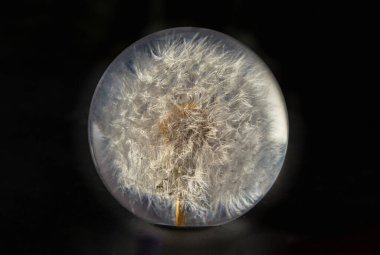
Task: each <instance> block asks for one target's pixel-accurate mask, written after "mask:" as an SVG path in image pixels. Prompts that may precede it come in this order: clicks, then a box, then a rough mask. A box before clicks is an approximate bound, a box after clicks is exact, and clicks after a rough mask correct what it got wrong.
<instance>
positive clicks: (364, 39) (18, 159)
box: [0, 0, 380, 255]
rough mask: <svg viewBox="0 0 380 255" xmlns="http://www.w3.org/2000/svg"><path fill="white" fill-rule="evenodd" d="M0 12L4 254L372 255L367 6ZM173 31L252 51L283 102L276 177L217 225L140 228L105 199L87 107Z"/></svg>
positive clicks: (84, 6)
mask: <svg viewBox="0 0 380 255" xmlns="http://www.w3.org/2000/svg"><path fill="white" fill-rule="evenodd" d="M8 4H9V3H8ZM0 10H1V11H0V12H1V15H0V29H1V31H0V60H1V62H0V64H1V68H0V84H1V90H0V91H1V94H0V95H1V105H0V116H1V129H2V131H1V135H2V137H1V139H0V140H1V147H0V148H1V153H0V155H1V156H2V159H1V165H0V166H1V178H0V188H1V192H0V198H1V200H0V202H1V204H0V216H1V230H2V233H3V236H5V238H4V237H3V238H2V239H0V240H1V241H0V244H1V246H0V253H1V254H91V255H94V254H380V250H379V248H378V245H377V242H378V241H380V217H379V215H380V201H379V192H378V188H377V187H378V182H379V178H378V177H379V174H378V171H379V167H378V163H376V161H378V160H377V159H378V157H379V156H378V155H379V153H378V152H379V150H378V148H377V147H378V131H379V125H378V118H379V114H378V108H379V107H377V103H378V96H377V93H376V92H375V91H376V90H375V89H376V87H378V81H377V80H376V79H375V78H374V74H376V72H375V71H376V69H377V67H378V64H376V57H375V52H374V51H373V49H372V48H371V45H372V44H375V43H374V42H373V38H374V35H375V34H376V29H375V28H373V26H374V24H376V23H375V21H374V17H375V16H374V14H373V13H371V11H370V10H371V8H370V7H369V6H367V7H363V6H358V5H357V4H352V5H350V6H349V5H348V3H345V4H344V5H343V4H342V5H338V4H337V5H336V6H332V5H331V4H328V3H326V4H322V3H321V2H318V3H315V4H312V3H308V4H307V5H305V4H294V5H289V3H287V4H282V5H278V4H276V3H273V2H265V3H263V2H262V1H260V2H253V1H252V2H251V1H242V0H241V1H238V0H236V1H230V2H227V1H218V2H214V3H212V2H206V1H197V0H196V1H173V0H166V1H165V0H160V1H153V0H152V1H141V0H136V1H133V2H128V1H120V0H110V1H100V0H93V1H90V0H88V1H62V2H59V1H47V0H45V1H42V0H36V1H24V2H22V1H21V2H20V1H15V2H14V3H13V4H11V5H7V6H5V5H3V6H2V8H1V9H0ZM178 26H198V27H206V28H211V29H214V30H218V31H221V32H224V33H226V34H229V35H231V36H233V37H235V38H237V39H238V40H240V41H241V42H243V43H245V44H246V45H248V46H249V47H251V48H252V49H253V50H255V51H256V52H257V53H258V54H259V55H260V56H261V57H262V58H263V59H264V61H265V62H266V63H267V64H268V65H269V67H270V68H271V69H272V71H273V72H274V74H275V76H276V78H277V79H278V81H279V83H280V86H281V88H282V90H283V94H284V97H285V100H286V102H287V107H288V112H289V123H290V142H289V149H288V156H287V159H286V162H285V166H284V168H283V171H282V172H281V174H280V177H279V179H278V180H277V182H276V184H275V186H274V187H273V189H272V190H271V191H270V192H269V193H268V195H267V196H266V197H265V198H264V199H263V200H262V201H261V202H260V203H259V204H258V205H257V206H256V207H255V208H254V209H253V210H251V211H250V212H249V213H247V214H246V215H244V216H243V217H242V218H240V219H239V220H237V221H234V222H232V223H229V224H226V225H224V226H221V227H216V228H207V229H202V230H172V229H166V228H160V227H156V226H152V225H149V224H147V223H144V222H142V221H140V220H139V219H138V218H136V217H134V216H133V215H132V214H130V213H129V212H127V211H126V210H124V209H123V208H122V207H121V206H120V205H119V204H118V203H117V202H116V201H115V200H114V199H113V198H112V197H111V195H109V193H108V192H107V191H106V189H105V188H104V186H103V184H102V183H101V181H100V180H99V178H98V176H97V174H96V171H95V168H94V166H93V164H92V161H91V157H90V152H89V148H88V142H87V116H88V109H89V105H90V100H91V97H92V93H93V92H94V89H95V87H96V84H97V81H98V80H99V78H100V77H101V75H102V73H103V72H104V70H105V68H106V67H107V66H108V64H109V63H110V62H111V61H112V60H113V59H114V58H115V57H116V56H117V55H118V54H119V53H120V52H121V51H122V50H123V49H124V48H126V47H127V46H128V45H129V44H131V43H133V42H134V41H136V40H138V39H140V38H141V37H143V36H145V35H147V34H150V33H152V32H155V31H158V30H161V29H165V28H170V27H178ZM375 67H376V68H375Z"/></svg>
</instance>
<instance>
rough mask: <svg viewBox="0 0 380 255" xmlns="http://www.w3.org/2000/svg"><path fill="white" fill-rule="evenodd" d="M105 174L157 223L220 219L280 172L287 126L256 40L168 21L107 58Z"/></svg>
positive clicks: (95, 119)
mask: <svg viewBox="0 0 380 255" xmlns="http://www.w3.org/2000/svg"><path fill="white" fill-rule="evenodd" d="M89 137H90V144H91V148H92V153H93V157H94V161H95V163H96V165H97V169H98V171H99V174H100V176H101V177H102V179H103V181H104V182H105V184H106V185H107V187H108V188H109V190H110V191H111V192H112V193H113V194H114V196H115V197H116V198H117V199H118V200H119V201H120V202H121V203H122V204H123V205H124V206H125V207H126V208H128V209H129V210H131V211H132V212H133V213H135V214H136V215H138V216H140V217H142V218H144V219H146V220H148V221H150V222H153V223H157V224H164V225H175V226H207V225H218V224H222V223H225V222H228V221H230V220H232V219H235V218H237V217H239V216H240V215H242V214H243V213H245V212H246V211H248V210H249V209H250V208H252V207H253V206H254V205H255V204H256V203H257V202H258V201H259V199H260V198H262V197H263V195H265V193H266V192H267V191H268V190H269V188H270V187H271V185H272V184H273V182H274V181H275V179H276V177H277V175H278V173H279V171H280V169H281V166H282V163H283V160H284V157H285V152H286V147H287V139H288V128H287V117H286V110H285V105H284V101H283V98H282V95H281V92H280V90H279V87H278V85H277V83H276V81H275V80H274V78H273V77H272V75H271V73H270V71H269V69H268V68H267V67H266V66H265V64H264V63H263V62H262V61H261V60H260V59H259V58H258V57H257V56H256V55H255V54H254V53H253V52H251V51H250V50H249V49H247V48H246V47H244V46H243V45H241V44H240V43H239V42H237V41H235V40H234V39H232V38H230V37H228V36H226V35H223V34H221V33H218V32H215V31H211V30H207V29H200V28H175V29H169V30H164V31H161V32H158V33H155V34H152V35H150V36H148V37H145V38H143V39H142V40H140V41H138V42H136V43H135V44H133V45H132V46H130V47H129V48H127V49H126V50H125V51H124V52H122V53H121V54H120V55H119V57H118V58H116V60H115V61H114V62H113V63H112V64H111V65H110V66H109V68H108V69H107V71H106V72H105V74H104V75H103V77H102V79H101V80H100V82H99V84H98V87H97V90H96V92H95V94H94V98H93V102H92V104H91V110H90V118H89Z"/></svg>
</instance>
